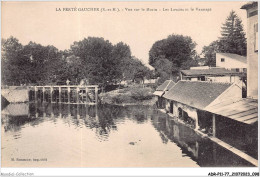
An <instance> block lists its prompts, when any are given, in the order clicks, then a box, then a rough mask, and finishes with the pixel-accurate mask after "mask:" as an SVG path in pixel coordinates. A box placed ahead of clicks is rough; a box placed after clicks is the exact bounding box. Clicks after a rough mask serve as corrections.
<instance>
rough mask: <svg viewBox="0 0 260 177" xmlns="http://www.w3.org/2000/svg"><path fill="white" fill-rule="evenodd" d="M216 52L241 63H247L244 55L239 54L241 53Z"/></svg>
mask: <svg viewBox="0 0 260 177" xmlns="http://www.w3.org/2000/svg"><path fill="white" fill-rule="evenodd" d="M218 54H220V55H223V56H225V57H229V58H232V59H234V60H237V61H240V62H242V63H245V64H247V61H246V57H244V56H241V55H238V54H234V53H218Z"/></svg>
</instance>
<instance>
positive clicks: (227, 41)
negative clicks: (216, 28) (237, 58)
mask: <svg viewBox="0 0 260 177" xmlns="http://www.w3.org/2000/svg"><path fill="white" fill-rule="evenodd" d="M221 29H222V31H221V38H220V41H219V47H220V50H221V51H222V52H226V53H235V54H238V55H244V56H245V55H246V38H245V33H244V29H243V25H242V21H241V19H240V18H239V17H238V16H237V14H236V13H235V11H233V10H232V11H231V12H230V14H229V16H228V17H227V19H226V21H225V23H224V24H223V26H222V27H221Z"/></svg>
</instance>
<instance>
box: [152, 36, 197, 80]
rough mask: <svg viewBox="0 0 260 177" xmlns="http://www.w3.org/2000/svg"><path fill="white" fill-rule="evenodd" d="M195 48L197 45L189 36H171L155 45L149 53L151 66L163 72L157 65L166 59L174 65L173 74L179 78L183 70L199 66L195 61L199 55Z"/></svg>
mask: <svg viewBox="0 0 260 177" xmlns="http://www.w3.org/2000/svg"><path fill="white" fill-rule="evenodd" d="M195 47H196V43H195V42H194V41H192V39H191V38H190V37H188V36H183V35H170V36H168V37H167V38H166V39H163V40H160V41H157V42H155V43H154V44H153V46H152V48H151V49H150V51H149V64H150V65H152V66H153V67H154V68H155V69H159V70H162V68H158V65H157V64H156V63H157V61H159V60H162V61H165V59H166V60H168V61H170V62H171V64H172V67H171V68H170V69H171V74H172V75H173V76H177V75H178V74H179V71H180V70H181V69H186V68H189V67H190V66H193V65H197V64H196V61H193V60H194V59H195V58H196V55H197V54H196V51H195ZM168 69H169V68H168ZM167 72H169V71H167Z"/></svg>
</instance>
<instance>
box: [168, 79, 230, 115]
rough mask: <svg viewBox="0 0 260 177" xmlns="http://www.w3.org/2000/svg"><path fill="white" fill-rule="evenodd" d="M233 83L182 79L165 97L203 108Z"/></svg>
mask: <svg viewBox="0 0 260 177" xmlns="http://www.w3.org/2000/svg"><path fill="white" fill-rule="evenodd" d="M231 85H232V84H231V83H221V82H205V81H183V80H181V81H179V82H177V84H176V85H175V86H173V87H172V88H171V89H170V90H169V91H168V92H167V93H166V94H165V95H164V96H163V97H164V98H166V99H169V100H174V101H177V102H180V103H183V104H186V105H188V106H191V107H194V108H197V109H201V110H202V109H204V108H205V107H206V106H208V105H209V104H210V103H212V102H213V101H214V100H215V99H216V98H218V97H219V96H220V95H221V94H222V93H223V92H224V91H225V90H227V89H228V88H229V87H230V86H231Z"/></svg>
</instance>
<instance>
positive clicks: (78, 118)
mask: <svg viewBox="0 0 260 177" xmlns="http://www.w3.org/2000/svg"><path fill="white" fill-rule="evenodd" d="M1 121H2V127H1V131H2V140H1V141H2V147H1V150H2V166H3V167H237V166H252V165H251V164H249V163H248V162H246V161H245V160H243V159H241V158H240V157H238V156H236V155H235V154H233V153H232V152H230V151H228V150H226V149H224V148H222V147H221V146H219V145H217V144H215V143H213V142H211V141H210V140H208V139H207V138H202V137H201V136H199V135H197V134H196V133H195V132H194V131H193V130H192V129H191V128H189V127H186V126H185V125H182V124H179V123H178V122H175V121H174V120H173V119H172V118H170V117H168V116H167V115H166V114H164V113H161V112H160V111H158V110H156V108H153V107H151V106H140V105H138V106H115V105H99V106H95V105H94V106H88V105H76V104H51V103H45V104H35V103H32V104H10V105H8V106H7V107H6V108H4V109H3V110H2V119H1Z"/></svg>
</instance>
